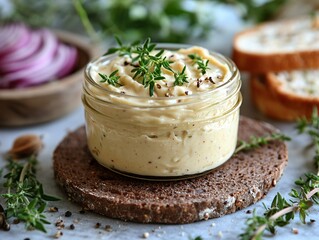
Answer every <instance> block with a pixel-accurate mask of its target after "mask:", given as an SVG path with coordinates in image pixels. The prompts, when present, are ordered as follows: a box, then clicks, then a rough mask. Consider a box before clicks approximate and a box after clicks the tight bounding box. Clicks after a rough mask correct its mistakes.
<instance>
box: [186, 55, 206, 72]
mask: <svg viewBox="0 0 319 240" xmlns="http://www.w3.org/2000/svg"><path fill="white" fill-rule="evenodd" d="M188 57H189V58H190V59H192V60H193V62H194V64H197V69H198V70H200V71H201V73H202V75H204V74H206V71H207V69H210V68H209V67H208V63H209V60H206V61H204V60H203V59H202V58H201V57H200V56H199V55H197V54H189V55H188Z"/></svg>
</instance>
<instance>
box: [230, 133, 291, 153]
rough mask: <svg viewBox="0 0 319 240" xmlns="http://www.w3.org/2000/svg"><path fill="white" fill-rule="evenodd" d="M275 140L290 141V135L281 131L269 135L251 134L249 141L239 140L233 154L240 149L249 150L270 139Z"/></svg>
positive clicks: (264, 143)
mask: <svg viewBox="0 0 319 240" xmlns="http://www.w3.org/2000/svg"><path fill="white" fill-rule="evenodd" d="M275 140H279V141H290V140H291V139H290V137H288V136H286V135H284V134H282V133H272V134H271V135H269V136H266V137H255V136H252V137H251V138H250V141H248V142H247V141H239V143H238V145H237V148H236V149H235V152H234V153H235V154H236V153H238V152H240V151H247V150H251V149H254V148H257V147H260V146H263V145H266V144H268V143H269V142H271V141H275Z"/></svg>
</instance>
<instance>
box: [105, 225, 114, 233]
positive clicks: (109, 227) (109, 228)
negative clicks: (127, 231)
mask: <svg viewBox="0 0 319 240" xmlns="http://www.w3.org/2000/svg"><path fill="white" fill-rule="evenodd" d="M104 230H105V231H107V232H112V230H113V229H112V227H111V226H110V225H105V228H104Z"/></svg>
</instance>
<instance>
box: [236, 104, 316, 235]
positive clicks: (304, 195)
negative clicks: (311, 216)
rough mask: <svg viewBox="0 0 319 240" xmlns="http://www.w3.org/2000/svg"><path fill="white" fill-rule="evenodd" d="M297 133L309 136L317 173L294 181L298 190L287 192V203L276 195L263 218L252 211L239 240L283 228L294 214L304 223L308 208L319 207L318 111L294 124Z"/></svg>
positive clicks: (307, 174)
mask: <svg viewBox="0 0 319 240" xmlns="http://www.w3.org/2000/svg"><path fill="white" fill-rule="evenodd" d="M296 128H297V130H298V131H299V133H300V134H302V133H306V134H308V135H309V136H310V137H311V138H312V141H313V146H314V148H315V156H314V163H315V165H316V168H317V174H313V173H306V174H305V175H304V177H303V178H299V179H297V180H296V181H295V184H296V185H297V187H298V188H297V189H292V190H291V191H290V193H289V196H290V197H291V199H289V200H286V199H285V198H284V197H282V196H281V195H280V193H277V195H276V196H275V198H274V199H273V201H272V203H271V206H270V207H266V206H265V205H264V207H265V209H266V210H265V213H264V215H263V216H258V215H257V214H256V211H255V210H254V212H253V215H252V217H250V218H248V219H247V221H246V228H245V230H244V232H243V233H242V234H240V235H239V237H240V239H242V240H251V239H255V240H260V239H262V237H263V234H264V232H265V231H269V232H271V233H272V234H274V233H275V230H276V227H282V226H285V225H287V224H289V223H290V221H291V220H293V219H294V217H295V215H296V214H297V213H299V219H300V221H301V222H302V223H304V224H305V223H306V217H307V215H308V211H309V209H310V208H311V207H312V206H313V205H314V204H319V171H318V168H319V165H318V159H319V116H318V111H317V109H314V110H313V113H312V116H311V118H310V119H309V120H308V119H306V118H302V119H301V120H299V121H298V123H297V125H296Z"/></svg>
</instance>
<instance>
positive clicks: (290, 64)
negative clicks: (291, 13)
mask: <svg viewBox="0 0 319 240" xmlns="http://www.w3.org/2000/svg"><path fill="white" fill-rule="evenodd" d="M233 60H234V62H235V63H236V65H237V67H238V68H239V69H240V70H242V71H248V72H251V73H266V72H278V71H286V70H287V71H288V70H296V69H307V68H319V17H318V16H317V17H310V16H309V17H304V18H299V19H294V20H283V21H277V22H269V23H265V24H262V25H258V26H256V27H252V28H250V29H247V30H244V31H242V32H240V33H238V34H237V35H236V36H235V38H234V42H233Z"/></svg>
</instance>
